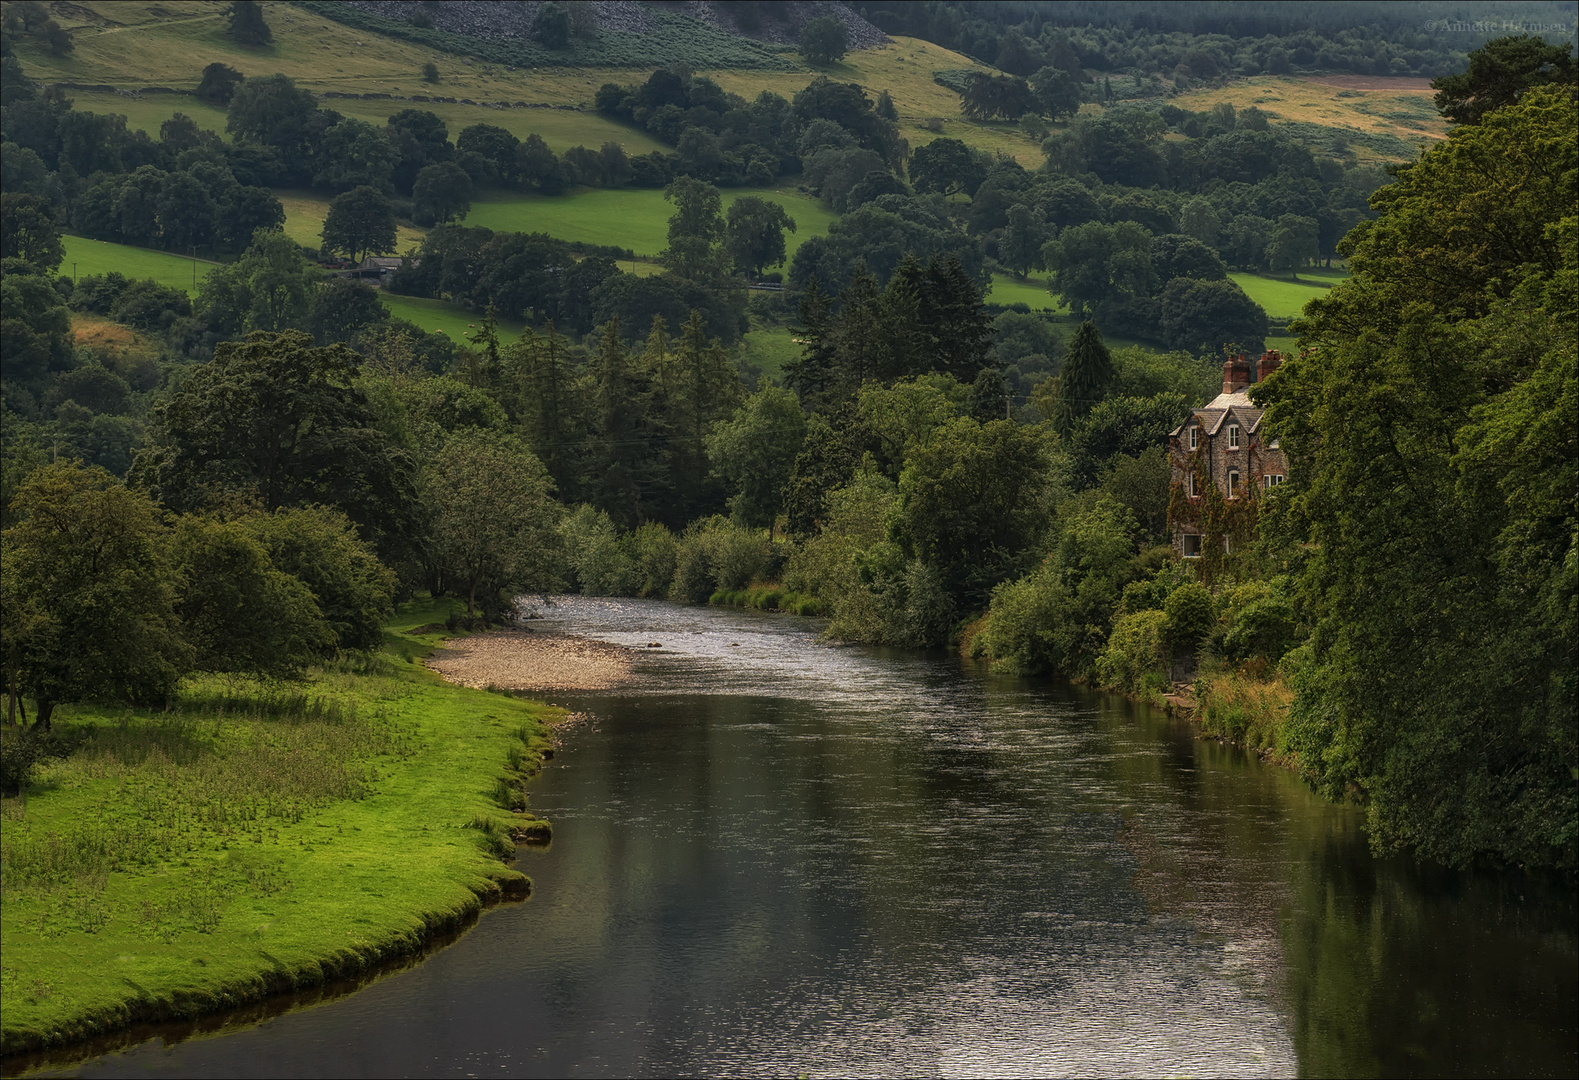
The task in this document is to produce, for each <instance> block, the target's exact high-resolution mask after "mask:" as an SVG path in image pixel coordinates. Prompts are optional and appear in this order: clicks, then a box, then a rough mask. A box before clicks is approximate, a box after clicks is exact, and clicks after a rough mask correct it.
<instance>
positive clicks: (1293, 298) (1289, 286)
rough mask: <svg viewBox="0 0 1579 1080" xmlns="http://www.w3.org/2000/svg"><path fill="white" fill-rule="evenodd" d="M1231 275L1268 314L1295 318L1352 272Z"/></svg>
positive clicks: (1320, 271)
mask: <svg viewBox="0 0 1579 1080" xmlns="http://www.w3.org/2000/svg"><path fill="white" fill-rule="evenodd" d="M1228 276H1229V277H1230V278H1232V279H1233V280H1234V281H1236V282H1237V283H1238V284H1239V287H1240V288H1241V289H1243V290H1244V291H1245V295H1246V296H1248V297H1250V299H1252V300H1254V301H1255V302H1256V303H1258V304H1260V305H1261V306H1262V307H1263V308H1264V309H1265V310H1266V313H1267V314H1268V315H1270V316H1272V317H1273V318H1274V319H1292V318H1294V317H1295V316H1297V315H1299V314H1300V313H1301V312H1302V311H1303V310H1304V308H1305V302H1306V301H1307V300H1310V299H1311V298H1312V297H1316V296H1325V295H1326V294H1327V290H1328V289H1330V288H1332V287H1333V286H1334V285H1336V284H1337V283H1338V282H1340V281H1342V280H1343V279H1344V278H1346V277H1348V276H1349V273H1348V271H1347V270H1321V269H1313V270H1301V271H1300V272H1299V280H1298V281H1290V280H1289V279H1287V278H1273V277H1264V276H1262V275H1260V274H1244V273H1233V274H1229V275H1228Z"/></svg>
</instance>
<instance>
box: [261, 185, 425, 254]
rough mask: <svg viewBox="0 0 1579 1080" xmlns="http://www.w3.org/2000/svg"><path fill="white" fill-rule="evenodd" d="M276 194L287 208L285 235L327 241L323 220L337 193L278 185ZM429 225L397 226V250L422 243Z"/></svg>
mask: <svg viewBox="0 0 1579 1080" xmlns="http://www.w3.org/2000/svg"><path fill="white" fill-rule="evenodd" d="M274 197H275V198H276V199H279V200H280V205H281V206H282V207H284V208H285V235H286V236H288V237H290V238H291V239H292V240H294V241H296V242H297V243H298V244H300V245H302V246H303V247H309V248H313V249H316V248H318V246H319V245H321V244H322V243H323V223H324V219H325V218H327V217H328V216H329V201H330V199H332V198H333V196H331V195H329V194H328V193H327V192H323V191H295V190H291V189H288V188H276V189H275V190H274ZM426 235H427V230H426V229H418V228H414V227H412V226H410V225H397V226H396V227H395V251H396V252H399V253H404V252H406V251H409V250H410V249H412V248H414V247H416V246H417V245H418V244H420V243H422V238H423V237H424V236H426Z"/></svg>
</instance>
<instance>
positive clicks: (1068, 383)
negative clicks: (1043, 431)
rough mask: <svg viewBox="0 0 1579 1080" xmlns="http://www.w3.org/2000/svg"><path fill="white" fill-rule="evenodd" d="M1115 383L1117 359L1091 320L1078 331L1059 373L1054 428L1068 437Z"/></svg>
mask: <svg viewBox="0 0 1579 1080" xmlns="http://www.w3.org/2000/svg"><path fill="white" fill-rule="evenodd" d="M1112 382H1113V356H1112V354H1111V353H1109V352H1108V348H1107V345H1106V344H1104V343H1103V341H1102V335H1101V333H1100V332H1099V331H1098V330H1097V324H1096V323H1094V322H1092V321H1091V320H1090V319H1087V320H1086V321H1085V322H1083V323H1081V324H1080V329H1078V330H1076V331H1075V336H1074V338H1073V339H1072V340H1071V341H1070V342H1069V353H1068V355H1066V356H1065V357H1064V366H1063V369H1062V370H1061V371H1060V372H1059V374H1058V396H1057V398H1056V399H1055V402H1054V406H1053V415H1052V417H1051V419H1052V421H1053V427H1054V429H1056V430H1057V432H1058V433H1059V434H1060V435H1063V436H1065V437H1067V436H1068V435H1069V433H1070V431H1071V430H1073V428H1074V426H1075V423H1076V421H1078V420H1079V419H1080V418H1081V417H1083V416H1085V415H1086V413H1088V412H1090V411H1091V409H1092V407H1093V406H1094V405H1096V404H1097V402H1099V401H1101V400H1102V399H1103V398H1104V397H1105V396H1107V391H1108V387H1109V386H1110V385H1112Z"/></svg>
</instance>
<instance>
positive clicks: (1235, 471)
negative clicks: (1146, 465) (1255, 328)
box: [1168, 352, 1288, 559]
mask: <svg viewBox="0 0 1579 1080" xmlns="http://www.w3.org/2000/svg"><path fill="white" fill-rule="evenodd" d="M1282 362H1283V356H1282V354H1281V353H1278V352H1267V353H1262V354H1261V359H1260V360H1258V361H1256V364H1255V370H1254V381H1255V382H1260V381H1261V380H1262V379H1264V378H1266V377H1267V376H1268V375H1270V374H1272V372H1274V371H1276V370H1277V368H1278V365H1280V364H1281V363H1282ZM1251 375H1252V372H1251V367H1250V361H1249V360H1247V359H1246V358H1245V357H1244V355H1243V354H1240V355H1238V356H1234V357H1230V358H1229V359H1228V360H1227V361H1226V362H1225V363H1224V364H1223V392H1222V393H1221V394H1218V395H1217V396H1216V397H1215V398H1213V399H1212V400H1211V402H1210V403H1209V404H1207V405H1203V406H1202V407H1201V408H1199V409H1195V410H1194V411H1193V412H1191V414H1190V418H1189V419H1188V420H1186V421H1185V422H1184V423H1183V424H1181V425H1180V426H1179V427H1177V428H1175V429H1174V430H1173V431H1172V432H1171V433H1170V434H1169V436H1168V457H1169V461H1170V463H1171V465H1172V477H1171V479H1172V484H1173V487H1174V489H1175V490H1174V498H1173V499H1172V500H1170V504H1169V505H1170V511H1169V515H1168V517H1169V521H1168V526H1169V529H1170V531H1171V532H1172V534H1173V549H1174V551H1175V552H1177V553H1178V554H1179V555H1180V556H1182V557H1184V558H1186V559H1190V558H1198V557H1199V556H1200V555H1201V544H1202V536H1203V533H1204V532H1205V529H1204V527H1203V526H1202V524H1201V514H1200V513H1199V512H1198V510H1199V508H1200V507H1201V504H1202V503H1203V501H1204V499H1205V497H1206V488H1205V487H1204V486H1203V485H1206V484H1211V485H1215V486H1216V488H1217V494H1218V495H1219V496H1221V497H1222V499H1223V500H1224V502H1225V503H1229V504H1235V503H1237V502H1238V501H1239V500H1242V499H1245V498H1247V497H1253V496H1254V495H1259V494H1260V493H1261V492H1262V491H1265V490H1270V489H1271V488H1274V487H1276V486H1277V485H1279V484H1281V483H1283V482H1284V481H1285V480H1287V479H1288V459H1287V458H1285V457H1284V456H1283V451H1282V450H1281V449H1280V448H1279V447H1278V444H1277V440H1276V439H1272V440H1268V439H1266V438H1265V436H1264V434H1263V432H1262V431H1261V416H1262V414H1263V413H1264V412H1265V411H1266V410H1264V409H1261V408H1258V407H1256V406H1255V405H1253V404H1251V402H1250V396H1249V394H1248V393H1247V391H1248V390H1249V389H1250V386H1251V382H1252V378H1251ZM1180 510H1183V511H1185V512H1182V513H1181V512H1179V511H1180ZM1190 510H1196V511H1197V512H1195V513H1190V512H1188V511H1190ZM1224 543H1225V545H1226V544H1227V543H1228V541H1227V540H1226V539H1225V540H1224Z"/></svg>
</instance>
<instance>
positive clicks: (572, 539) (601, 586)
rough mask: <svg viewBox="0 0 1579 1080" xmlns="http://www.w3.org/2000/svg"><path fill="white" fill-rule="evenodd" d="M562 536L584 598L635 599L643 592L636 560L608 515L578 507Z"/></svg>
mask: <svg viewBox="0 0 1579 1080" xmlns="http://www.w3.org/2000/svg"><path fill="white" fill-rule="evenodd" d="M559 535H560V536H561V537H562V538H563V540H564V546H565V552H566V561H567V562H568V563H569V564H570V570H571V572H572V573H573V574H574V575H575V580H576V584H577V587H579V588H580V590H581V593H582V595H584V596H633V595H635V594H636V593H637V592H638V591H639V584H640V583H639V581H638V579H637V573H638V571H637V568H636V564H635V561H634V560H633V559H632V557H631V555H630V552H629V551H628V550H627V547H626V545H622V544H621V543H620V535H619V530H618V529H617V528H616V527H615V525H614V522H613V520H612V519H611V518H610V517H609V515H608V514H606V513H605V512H603V511H602V510H594V509H593V508H592V507H590V506H578V507H576V508H575V509H574V510H573V511H571V512H570V513H568V514H566V515H565V517H564V519H563V520H562V521H561V523H560V526H559Z"/></svg>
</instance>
